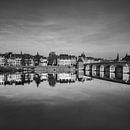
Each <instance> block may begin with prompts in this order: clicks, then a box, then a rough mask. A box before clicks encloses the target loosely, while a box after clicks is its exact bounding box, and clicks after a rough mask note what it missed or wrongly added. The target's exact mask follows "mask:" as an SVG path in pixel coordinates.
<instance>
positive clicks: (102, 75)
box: [0, 70, 130, 87]
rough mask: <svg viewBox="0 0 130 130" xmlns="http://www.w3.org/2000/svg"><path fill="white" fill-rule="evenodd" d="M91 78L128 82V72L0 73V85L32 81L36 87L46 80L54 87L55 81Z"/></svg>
mask: <svg viewBox="0 0 130 130" xmlns="http://www.w3.org/2000/svg"><path fill="white" fill-rule="evenodd" d="M93 78H98V79H103V80H107V81H114V82H120V83H126V84H130V74H123V73H109V72H103V71H101V72H100V71H95V70H94V71H84V70H79V71H77V72H75V73H53V74H48V73H30V72H17V73H5V74H0V85H4V86H6V85H25V84H28V85H29V84H30V83H32V82H34V83H35V84H36V86H37V87H39V85H40V84H41V83H42V82H44V81H46V82H48V84H49V86H51V87H54V86H55V85H56V84H57V83H60V84H70V83H75V82H76V81H78V82H85V81H91V80H93Z"/></svg>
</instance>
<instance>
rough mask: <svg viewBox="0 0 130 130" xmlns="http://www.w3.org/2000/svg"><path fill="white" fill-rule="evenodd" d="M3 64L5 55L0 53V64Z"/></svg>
mask: <svg viewBox="0 0 130 130" xmlns="http://www.w3.org/2000/svg"><path fill="white" fill-rule="evenodd" d="M4 65H5V57H4V56H2V55H0V66H4Z"/></svg>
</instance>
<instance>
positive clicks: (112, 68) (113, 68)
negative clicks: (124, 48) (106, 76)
mask: <svg viewBox="0 0 130 130" xmlns="http://www.w3.org/2000/svg"><path fill="white" fill-rule="evenodd" d="M115 70H116V65H110V72H111V73H114V72H115Z"/></svg>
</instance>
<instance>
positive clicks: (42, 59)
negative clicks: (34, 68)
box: [39, 57, 48, 66]
mask: <svg viewBox="0 0 130 130" xmlns="http://www.w3.org/2000/svg"><path fill="white" fill-rule="evenodd" d="M47 64H48V60H47V58H46V57H41V58H40V63H39V65H40V66H47Z"/></svg>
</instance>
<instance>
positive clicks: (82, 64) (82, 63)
mask: <svg viewBox="0 0 130 130" xmlns="http://www.w3.org/2000/svg"><path fill="white" fill-rule="evenodd" d="M77 68H78V69H84V62H83V60H82V58H79V59H78V62H77Z"/></svg>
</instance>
